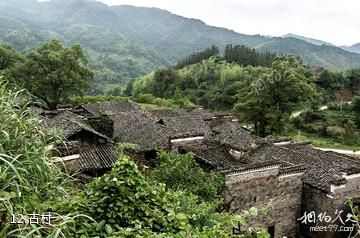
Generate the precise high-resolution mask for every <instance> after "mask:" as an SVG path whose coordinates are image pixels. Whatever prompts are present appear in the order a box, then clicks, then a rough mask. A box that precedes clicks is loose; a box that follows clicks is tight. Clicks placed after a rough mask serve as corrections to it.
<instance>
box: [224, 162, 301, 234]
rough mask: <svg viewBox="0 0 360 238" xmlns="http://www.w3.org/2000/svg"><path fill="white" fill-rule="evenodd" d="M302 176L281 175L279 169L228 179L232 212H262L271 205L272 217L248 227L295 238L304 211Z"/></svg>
mask: <svg viewBox="0 0 360 238" xmlns="http://www.w3.org/2000/svg"><path fill="white" fill-rule="evenodd" d="M302 177H303V173H297V174H288V175H281V174H280V173H279V167H276V166H275V167H270V168H265V169H257V170H252V171H247V172H241V173H239V174H233V175H228V176H227V182H226V189H225V190H224V194H223V195H224V199H225V204H227V205H228V206H227V209H228V210H229V211H232V212H235V213H240V212H241V211H242V210H248V209H250V208H251V207H256V208H258V209H259V208H262V207H266V206H267V205H268V204H269V203H271V205H272V206H273V208H272V209H271V211H270V213H269V214H267V215H265V216H262V215H259V216H257V217H255V218H252V219H249V220H248V221H247V225H246V226H244V227H242V230H247V229H248V228H249V227H253V228H254V227H262V228H269V227H272V226H273V227H274V228H275V234H274V237H276V238H277V237H283V236H287V237H295V236H296V234H297V232H298V225H297V224H298V222H297V218H298V217H299V214H300V209H301V196H302V184H303V182H302Z"/></svg>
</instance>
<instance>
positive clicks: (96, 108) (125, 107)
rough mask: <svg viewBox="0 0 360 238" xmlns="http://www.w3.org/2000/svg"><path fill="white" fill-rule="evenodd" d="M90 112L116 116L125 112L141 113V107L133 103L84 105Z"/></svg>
mask: <svg viewBox="0 0 360 238" xmlns="http://www.w3.org/2000/svg"><path fill="white" fill-rule="evenodd" d="M82 107H83V108H85V109H86V110H87V111H88V112H90V113H92V114H94V115H99V116H101V115H108V116H111V115H116V114H119V113H123V112H132V111H140V110H141V109H140V107H139V106H138V105H137V104H135V103H131V102H101V103H90V104H85V105H82Z"/></svg>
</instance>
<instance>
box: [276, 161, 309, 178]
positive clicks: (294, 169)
mask: <svg viewBox="0 0 360 238" xmlns="http://www.w3.org/2000/svg"><path fill="white" fill-rule="evenodd" d="M305 171H306V166H305V165H303V164H299V165H293V166H289V167H284V168H280V175H289V174H295V173H303V172H305Z"/></svg>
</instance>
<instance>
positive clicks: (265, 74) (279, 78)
mask: <svg viewBox="0 0 360 238" xmlns="http://www.w3.org/2000/svg"><path fill="white" fill-rule="evenodd" d="M313 81H314V78H313V77H312V76H311V74H310V73H309V72H308V70H307V69H306V68H305V67H304V66H302V64H301V62H300V61H299V59H298V58H296V57H293V56H290V57H280V58H277V59H276V60H275V61H274V63H273V65H272V67H271V68H249V69H248V77H247V78H246V80H244V81H243V82H242V87H241V90H240V92H239V94H238V99H239V102H238V104H237V105H236V106H235V108H236V111H237V112H238V114H239V115H240V117H241V118H242V119H243V121H245V122H248V123H251V124H252V125H254V129H255V131H256V133H257V134H259V135H262V136H265V135H267V134H274V133H280V132H282V131H283V129H284V127H285V126H286V125H287V124H288V122H289V119H290V114H291V113H292V112H293V110H294V108H296V105H297V104H300V103H304V102H309V103H310V102H311V101H312V100H314V99H318V96H319V95H318V94H317V92H316V89H315V85H314V83H313Z"/></svg>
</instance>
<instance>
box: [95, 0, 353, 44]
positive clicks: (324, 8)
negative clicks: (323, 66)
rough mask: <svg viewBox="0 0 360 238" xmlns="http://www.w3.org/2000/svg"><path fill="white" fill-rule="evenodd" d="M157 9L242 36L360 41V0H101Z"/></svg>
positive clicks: (338, 42) (351, 42)
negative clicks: (289, 34)
mask: <svg viewBox="0 0 360 238" xmlns="http://www.w3.org/2000/svg"><path fill="white" fill-rule="evenodd" d="M100 1H102V2H104V3H106V4H109V5H122V4H129V5H135V6H146V7H158V8H162V9H166V10H169V11H171V12H172V13H175V14H178V15H182V16H185V17H191V18H197V19H201V20H203V21H204V22H206V23H207V24H209V25H213V26H220V27H226V28H229V29H233V30H235V31H237V32H240V33H246V34H262V35H273V36H281V35H284V34H286V33H295V34H299V35H303V36H307V37H312V38H317V39H320V40H324V41H328V42H330V43H333V44H336V45H351V44H354V43H358V42H360V15H359V14H358V11H359V9H360V2H359V1H358V0H342V1H340V0H301V1H296V0H295V1H294V0H181V1H169V0H100Z"/></svg>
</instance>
